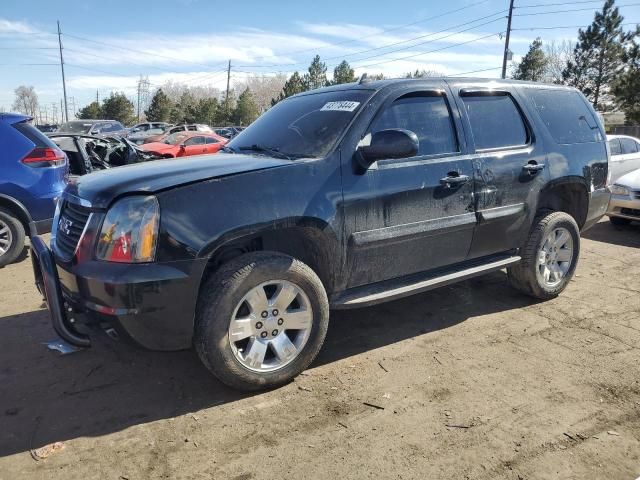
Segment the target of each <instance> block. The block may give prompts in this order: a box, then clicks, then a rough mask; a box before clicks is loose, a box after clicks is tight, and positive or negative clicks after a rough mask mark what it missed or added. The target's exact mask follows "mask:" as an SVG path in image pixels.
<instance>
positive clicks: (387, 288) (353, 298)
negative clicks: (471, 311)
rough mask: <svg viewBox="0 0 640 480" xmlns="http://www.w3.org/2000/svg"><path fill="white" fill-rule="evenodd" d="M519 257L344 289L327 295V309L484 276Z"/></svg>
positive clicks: (361, 304)
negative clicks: (436, 274)
mask: <svg viewBox="0 0 640 480" xmlns="http://www.w3.org/2000/svg"><path fill="white" fill-rule="evenodd" d="M520 260H521V258H520V257H519V256H508V257H502V258H498V259H494V260H492V261H491V262H489V263H485V264H482V265H475V266H472V267H467V268H462V269H460V270H454V271H449V272H447V273H444V274H442V275H438V276H433V275H432V276H429V275H424V276H416V275H412V276H411V277H410V278H409V279H407V278H402V279H394V280H387V281H385V282H380V283H376V284H373V285H366V286H364V287H356V288H353V289H349V290H346V291H344V292H342V293H340V294H338V295H337V296H335V297H332V298H331V308H334V309H336V310H339V309H347V308H360V307H368V306H369V305H375V304H377V303H382V302H388V301H390V300H397V299H399V298H403V297H408V296H410V295H415V294H416V293H422V292H426V291H428V290H432V289H434V288H438V287H442V286H445V285H448V284H450V283H455V282H459V281H462V280H466V279H468V278H472V277H476V276H478V275H484V274H485V273H488V272H492V271H494V270H500V269H501V268H504V267H506V266H508V265H511V264H513V263H518V262H519V261H520Z"/></svg>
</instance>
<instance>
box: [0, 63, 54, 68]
mask: <svg viewBox="0 0 640 480" xmlns="http://www.w3.org/2000/svg"><path fill="white" fill-rule="evenodd" d="M0 65H2V66H16V67H36V66H45V65H46V66H50V65H55V66H58V65H60V64H59V63H0Z"/></svg>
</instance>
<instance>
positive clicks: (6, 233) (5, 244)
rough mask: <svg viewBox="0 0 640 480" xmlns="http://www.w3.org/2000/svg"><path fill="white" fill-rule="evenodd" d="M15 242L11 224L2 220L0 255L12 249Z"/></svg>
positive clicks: (0, 225) (0, 221) (0, 222)
mask: <svg viewBox="0 0 640 480" xmlns="http://www.w3.org/2000/svg"><path fill="white" fill-rule="evenodd" d="M12 244H13V235H12V234H11V229H10V228H9V225H8V224H7V223H5V222H3V221H2V220H0V256H2V255H4V254H5V253H7V252H8V251H9V250H10V249H11V245H12Z"/></svg>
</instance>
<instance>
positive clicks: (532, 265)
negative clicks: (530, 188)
mask: <svg viewBox="0 0 640 480" xmlns="http://www.w3.org/2000/svg"><path fill="white" fill-rule="evenodd" d="M559 232H560V233H562V232H566V233H568V237H570V240H569V239H567V240H566V243H563V244H562V245H560V247H557V246H556V245H557V244H558V243H562V242H563V241H564V238H565V236H564V233H562V235H560V233H559ZM552 234H553V236H552ZM553 239H555V241H556V242H557V243H554V242H553V241H552V240H553ZM569 244H571V248H570V249H569V247H568V245H569ZM563 245H564V247H563ZM554 246H556V250H555V251H551V252H550V253H546V252H547V250H552V249H553V247H554ZM543 249H544V250H543ZM520 255H521V257H522V260H521V261H520V263H517V264H515V265H513V266H512V267H509V268H508V269H507V274H508V276H509V281H510V283H511V285H512V286H513V287H515V288H516V289H518V290H520V291H521V292H523V293H525V294H527V295H530V296H532V297H535V298H539V299H542V300H548V299H551V298H555V297H557V296H558V295H559V294H560V293H561V292H562V291H563V290H564V289H565V287H566V286H567V284H568V283H569V281H570V280H571V278H572V277H573V274H574V272H575V269H576V266H577V264H578V257H579V256H580V229H579V228H578V225H577V224H576V221H575V220H574V219H573V217H571V216H570V215H569V214H567V213H564V212H545V213H544V214H542V215H540V216H538V217H536V219H535V220H534V222H533V226H532V228H531V232H530V234H529V238H528V239H527V241H526V242H525V244H524V246H523V247H522V249H521V253H520ZM543 258H545V260H542V259H543ZM554 259H556V260H557V261H556V262H555V264H554ZM561 259H562V260H565V259H567V260H568V261H566V262H565V261H560V260H561ZM548 265H551V267H549V266H548ZM548 272H549V273H550V275H549V281H548V282H547V281H546V276H545V275H546V274H547V273H548ZM556 272H557V273H556ZM552 278H553V281H551V280H552Z"/></svg>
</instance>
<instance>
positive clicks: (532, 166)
mask: <svg viewBox="0 0 640 480" xmlns="http://www.w3.org/2000/svg"><path fill="white" fill-rule="evenodd" d="M544 167H545V165H544V163H535V162H534V163H527V164H526V165H524V166H523V167H522V168H524V169H525V170H526V171H527V172H529V173H530V174H532V175H533V174H535V173H538V172H539V171H540V170H542V169H543V168H544Z"/></svg>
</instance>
